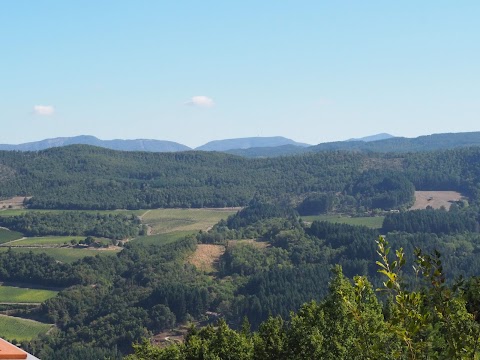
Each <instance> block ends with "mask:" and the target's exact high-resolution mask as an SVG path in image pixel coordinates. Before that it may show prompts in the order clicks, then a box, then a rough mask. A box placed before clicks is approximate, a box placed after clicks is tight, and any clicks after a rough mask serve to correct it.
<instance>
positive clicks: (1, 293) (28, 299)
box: [0, 285, 58, 303]
mask: <svg viewBox="0 0 480 360" xmlns="http://www.w3.org/2000/svg"><path fill="white" fill-rule="evenodd" d="M57 293H58V291H52V290H44V289H29V288H21V287H16V286H5V285H1V286H0V303H42V302H44V301H45V300H48V299H50V298H52V297H54V296H55V295H57Z"/></svg>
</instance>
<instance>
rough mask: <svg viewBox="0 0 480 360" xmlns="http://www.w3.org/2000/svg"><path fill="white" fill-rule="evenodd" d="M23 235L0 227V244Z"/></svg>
mask: <svg viewBox="0 0 480 360" xmlns="http://www.w3.org/2000/svg"><path fill="white" fill-rule="evenodd" d="M22 237H23V235H22V234H21V233H19V232H16V231H10V230H7V229H4V228H0V244H4V243H7V242H9V241H13V240H17V239H21V238H22Z"/></svg>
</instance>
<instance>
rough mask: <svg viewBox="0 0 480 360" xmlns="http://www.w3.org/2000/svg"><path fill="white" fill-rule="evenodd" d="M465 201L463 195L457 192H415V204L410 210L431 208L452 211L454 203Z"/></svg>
mask: <svg viewBox="0 0 480 360" xmlns="http://www.w3.org/2000/svg"><path fill="white" fill-rule="evenodd" d="M462 199H464V197H463V196H462V194H460V193H459V192H456V191H415V204H413V206H412V207H411V208H410V210H419V209H426V208H427V206H431V207H432V208H434V209H440V208H441V207H442V206H443V207H445V209H447V210H448V209H450V206H451V205H452V203H453V202H456V201H460V200H462Z"/></svg>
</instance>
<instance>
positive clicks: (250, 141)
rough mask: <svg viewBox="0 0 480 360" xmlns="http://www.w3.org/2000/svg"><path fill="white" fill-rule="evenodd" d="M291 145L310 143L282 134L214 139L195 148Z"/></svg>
mask: <svg viewBox="0 0 480 360" xmlns="http://www.w3.org/2000/svg"><path fill="white" fill-rule="evenodd" d="M285 145H293V146H298V147H309V146H311V145H309V144H304V143H299V142H296V141H293V140H291V139H287V138H284V137H282V136H272V137H260V136H258V137H248V138H239V139H225V140H214V141H210V142H208V143H206V144H205V145H202V146H199V147H197V148H196V149H195V150H201V151H229V150H233V149H250V148H258V147H262V148H264V147H268V148H275V147H278V146H285Z"/></svg>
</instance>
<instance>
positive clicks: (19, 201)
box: [0, 196, 30, 209]
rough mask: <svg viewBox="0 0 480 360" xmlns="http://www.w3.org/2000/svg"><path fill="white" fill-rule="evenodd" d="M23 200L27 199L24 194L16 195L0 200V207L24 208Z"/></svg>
mask: <svg viewBox="0 0 480 360" xmlns="http://www.w3.org/2000/svg"><path fill="white" fill-rule="evenodd" d="M27 199H30V197H27ZM23 200H25V197H24V196H15V197H12V198H10V199H5V200H0V209H5V208H10V209H23Z"/></svg>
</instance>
